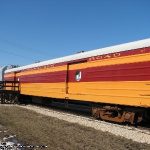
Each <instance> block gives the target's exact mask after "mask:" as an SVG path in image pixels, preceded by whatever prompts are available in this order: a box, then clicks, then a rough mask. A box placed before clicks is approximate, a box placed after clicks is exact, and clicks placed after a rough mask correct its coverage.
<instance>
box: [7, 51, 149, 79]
mask: <svg viewBox="0 0 150 150" xmlns="http://www.w3.org/2000/svg"><path fill="white" fill-rule="evenodd" d="M149 60H150V53H146V54H139V55H130V56H124V57H116V58H110V59H104V60H97V61H89V62H84V63H79V64H73V65H69V70H75V69H84V68H90V67H97V66H108V65H117V64H127V63H135V62H145V61H149ZM63 70H67V65H64V66H57V67H52V68H46V69H35V70H34V69H33V70H29V71H24V72H19V73H17V76H18V77H19V76H21V75H30V74H38V73H45V72H56V71H63ZM13 75H14V74H6V75H5V77H12V76H13Z"/></svg>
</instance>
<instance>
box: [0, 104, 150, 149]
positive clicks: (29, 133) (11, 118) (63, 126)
mask: <svg viewBox="0 0 150 150" xmlns="http://www.w3.org/2000/svg"><path fill="white" fill-rule="evenodd" d="M0 124H2V125H3V126H5V127H6V128H7V129H9V130H10V131H11V133H12V134H16V135H17V137H18V139H19V140H20V141H21V142H22V143H25V144H31V145H47V146H48V149H49V150H51V149H54V150H56V149H57V150H59V149H61V150H62V149H64V150H77V149H82V150H84V149H86V150H113V149H114V150H116V149H118V150H124V149H130V150H141V149H147V150H148V149H150V145H146V144H140V143H136V142H133V141H131V140H127V139H124V138H121V137H117V136H114V135H111V134H109V133H103V132H101V131H97V130H94V129H92V128H88V127H83V126H80V125H78V124H72V123H68V122H65V121H62V120H58V119H56V118H52V117H47V116H43V115H41V114H37V113H35V112H33V111H30V110H26V109H23V108H18V107H15V106H13V107H11V106H0Z"/></svg>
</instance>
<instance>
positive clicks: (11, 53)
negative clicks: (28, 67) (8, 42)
mask: <svg viewBox="0 0 150 150" xmlns="http://www.w3.org/2000/svg"><path fill="white" fill-rule="evenodd" d="M0 52H3V53H7V54H9V55H13V56H16V57H20V58H23V59H28V60H32V61H35V60H34V59H33V58H31V57H27V56H24V55H20V54H16V53H14V52H10V51H7V50H3V49H0Z"/></svg>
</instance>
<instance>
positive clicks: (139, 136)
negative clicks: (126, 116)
mask: <svg viewBox="0 0 150 150" xmlns="http://www.w3.org/2000/svg"><path fill="white" fill-rule="evenodd" d="M18 107H22V108H26V109H29V110H33V111H35V112H37V113H40V114H43V115H46V116H51V117H56V118H58V119H61V120H64V121H68V122H71V123H77V124H80V125H83V126H86V127H92V128H94V129H96V130H101V131H103V132H109V133H112V134H114V135H116V136H121V137H124V138H127V139H131V140H133V141H136V142H139V143H147V144H150V131H147V130H146V131H143V130H141V129H138V128H134V127H128V126H122V125H117V124H113V123H108V122H104V121H100V120H94V119H89V118H88V117H82V116H77V115H74V114H70V113H67V112H59V111H56V110H51V109H47V108H41V107H38V106H32V105H27V106H18Z"/></svg>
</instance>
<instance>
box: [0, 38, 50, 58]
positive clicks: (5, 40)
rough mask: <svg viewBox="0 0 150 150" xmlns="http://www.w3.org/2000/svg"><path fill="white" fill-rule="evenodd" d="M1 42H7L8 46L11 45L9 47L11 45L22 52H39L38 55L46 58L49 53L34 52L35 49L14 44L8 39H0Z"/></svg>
mask: <svg viewBox="0 0 150 150" xmlns="http://www.w3.org/2000/svg"><path fill="white" fill-rule="evenodd" d="M0 40H1V41H3V42H5V43H7V44H9V45H11V46H13V47H17V48H19V49H20V50H25V51H29V52H31V51H32V52H34V53H35V52H36V53H37V52H38V53H40V55H44V56H47V55H48V53H47V52H45V51H43V50H34V49H33V48H31V47H28V46H25V45H23V44H18V43H16V42H12V41H9V40H7V39H2V38H0Z"/></svg>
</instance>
